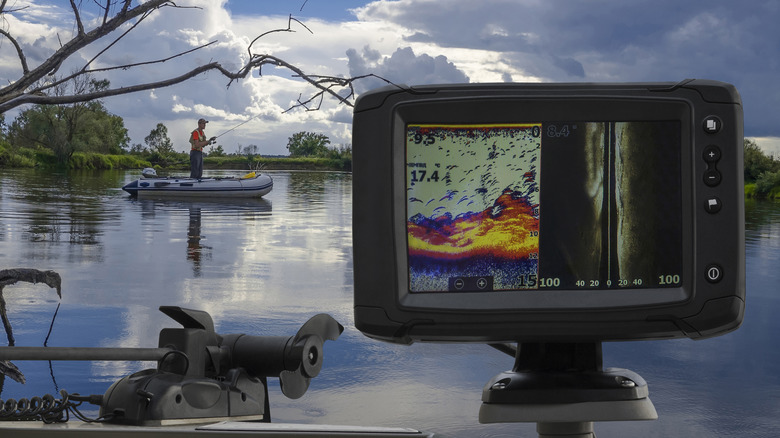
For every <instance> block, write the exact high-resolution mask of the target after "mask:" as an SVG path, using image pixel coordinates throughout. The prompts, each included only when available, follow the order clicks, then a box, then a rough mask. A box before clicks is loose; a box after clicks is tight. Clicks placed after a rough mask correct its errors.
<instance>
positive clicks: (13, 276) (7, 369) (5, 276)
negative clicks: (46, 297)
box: [0, 268, 62, 387]
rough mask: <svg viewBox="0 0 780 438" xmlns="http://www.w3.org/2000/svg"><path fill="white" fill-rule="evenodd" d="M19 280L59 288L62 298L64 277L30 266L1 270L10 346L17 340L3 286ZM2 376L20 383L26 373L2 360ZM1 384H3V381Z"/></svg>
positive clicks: (0, 309)
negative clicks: (7, 308) (8, 313)
mask: <svg viewBox="0 0 780 438" xmlns="http://www.w3.org/2000/svg"><path fill="white" fill-rule="evenodd" d="M19 281H25V282H28V283H33V284H37V283H44V284H46V285H47V286H49V287H51V288H54V289H57V296H58V297H60V298H62V279H61V278H60V274H58V273H56V272H54V271H39V270H37V269H28V268H17V269H3V270H0V317H2V320H3V327H5V334H6V336H7V337H8V345H9V346H14V344H15V343H16V340H15V339H14V332H13V327H11V321H10V320H9V319H8V315H7V313H6V305H5V297H4V296H3V288H5V287H6V286H10V285H12V284H15V283H17V282H19ZM2 376H8V377H10V378H12V379H14V380H16V381H17V382H19V383H24V382H25V378H24V375H23V374H22V372H21V371H19V368H17V367H16V365H14V364H13V363H11V362H10V361H7V360H0V377H2ZM0 385H2V382H1V381H0ZM0 387H2V386H0Z"/></svg>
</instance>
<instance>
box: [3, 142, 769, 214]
mask: <svg viewBox="0 0 780 438" xmlns="http://www.w3.org/2000/svg"><path fill="white" fill-rule="evenodd" d="M5 146H6V147H4V145H3V144H0V168H47V169H68V170H111V169H143V168H146V167H152V168H154V169H156V170H163V171H184V170H188V169H189V155H188V154H187V153H177V152H170V153H166V154H159V153H156V152H152V153H149V152H146V153H132V152H130V153H123V154H104V153H99V152H74V153H73V154H72V155H71V156H70V157H69V159H68V160H67V162H65V163H62V162H61V160H59V159H58V157H57V155H56V154H55V153H54V152H53V151H52V150H50V149H46V148H43V147H39V148H24V147H20V148H9V147H7V144H6V145H5ZM349 152H351V151H349ZM215 155H217V156H208V155H207V156H206V157H205V158H204V160H203V167H204V169H206V170H220V169H224V170H241V169H246V170H247V171H262V170H321V171H342V172H351V171H352V154H351V153H334V154H330V156H318V157H313V156H303V157H300V156H297V157H285V156H261V155H253V154H246V155H239V154H231V155H224V154H215ZM321 155H326V154H321ZM744 161H745V174H744V178H745V199H769V200H780V159H777V158H775V157H773V156H768V155H766V154H765V153H764V152H763V151H762V150H761V149H760V148H759V147H758V145H757V144H756V143H755V142H754V141H752V140H750V139H745V143H744Z"/></svg>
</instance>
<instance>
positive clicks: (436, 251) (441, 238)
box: [406, 123, 542, 292]
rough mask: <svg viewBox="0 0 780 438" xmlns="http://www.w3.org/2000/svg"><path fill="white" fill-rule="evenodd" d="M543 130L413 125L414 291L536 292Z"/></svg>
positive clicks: (409, 141)
mask: <svg viewBox="0 0 780 438" xmlns="http://www.w3.org/2000/svg"><path fill="white" fill-rule="evenodd" d="M541 129H542V125H541V124H540V123H535V124H502V125H408V126H407V133H406V152H407V155H406V161H407V162H406V178H407V179H406V187H407V202H406V205H407V242H408V262H409V290H410V291H411V292H436V291H482V290H517V289H529V288H535V287H536V278H537V272H538V261H539V193H540V186H539V176H540V175H539V166H538V164H539V157H540V151H541V135H540V133H541Z"/></svg>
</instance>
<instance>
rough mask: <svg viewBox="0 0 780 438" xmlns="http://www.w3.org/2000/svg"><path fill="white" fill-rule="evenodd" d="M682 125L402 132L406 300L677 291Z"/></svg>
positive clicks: (418, 128)
mask: <svg viewBox="0 0 780 438" xmlns="http://www.w3.org/2000/svg"><path fill="white" fill-rule="evenodd" d="M680 154H681V128H680V122H679V121H631V122H539V123H507V124H469V125H449V124H436V125H433V124H408V125H407V126H406V213H407V214H406V218H407V219H406V230H407V239H406V240H407V256H408V257H407V261H408V271H409V291H410V292H412V293H425V292H459V291H460V292H480V291H513V290H538V289H541V290H544V289H583V290H586V289H615V288H659V287H680V286H681V284H682V281H683V278H682V257H683V255H682V197H681V196H682V195H681V169H680Z"/></svg>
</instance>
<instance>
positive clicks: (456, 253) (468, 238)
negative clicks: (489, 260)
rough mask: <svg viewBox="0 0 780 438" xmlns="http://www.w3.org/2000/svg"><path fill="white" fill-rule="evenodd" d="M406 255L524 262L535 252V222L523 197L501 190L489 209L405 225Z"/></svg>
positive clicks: (537, 235) (536, 220) (409, 222)
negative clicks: (491, 258) (493, 258)
mask: <svg viewBox="0 0 780 438" xmlns="http://www.w3.org/2000/svg"><path fill="white" fill-rule="evenodd" d="M407 232H408V242H409V255H410V256H424V257H430V258H435V259H448V260H457V259H465V258H472V257H485V256H491V257H496V258H503V259H509V260H517V259H527V258H529V254H531V253H535V254H538V252H539V219H538V218H535V217H533V206H531V205H529V203H528V201H527V200H526V199H525V198H522V197H521V198H513V197H512V191H511V190H508V189H507V190H504V192H503V193H502V194H501V196H499V197H498V199H496V201H495V203H494V204H493V206H492V207H490V208H487V209H486V210H484V211H481V212H476V213H471V214H467V215H463V216H460V217H458V218H456V219H454V220H453V219H450V218H449V217H446V216H441V217H439V218H436V219H433V220H431V221H426V222H425V223H422V224H418V223H414V222H411V221H408V222H407Z"/></svg>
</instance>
